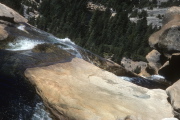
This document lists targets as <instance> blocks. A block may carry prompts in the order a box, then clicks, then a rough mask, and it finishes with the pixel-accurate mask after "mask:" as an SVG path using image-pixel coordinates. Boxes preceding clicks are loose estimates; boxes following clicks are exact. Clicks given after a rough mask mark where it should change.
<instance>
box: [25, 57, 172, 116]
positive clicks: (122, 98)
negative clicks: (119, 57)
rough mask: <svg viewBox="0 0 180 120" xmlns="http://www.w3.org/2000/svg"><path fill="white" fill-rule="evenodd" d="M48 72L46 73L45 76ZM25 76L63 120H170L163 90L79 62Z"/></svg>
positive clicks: (51, 109)
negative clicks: (141, 85) (133, 82)
mask: <svg viewBox="0 0 180 120" xmlns="http://www.w3.org/2000/svg"><path fill="white" fill-rule="evenodd" d="M47 73H48V74H47ZM25 76H26V77H27V78H28V79H29V81H30V82H31V83H32V84H33V85H34V86H35V87H36V90H37V92H38V94H39V95H40V96H41V98H42V99H43V100H44V103H45V104H46V106H47V107H48V108H49V110H50V111H51V112H52V113H53V114H54V115H55V116H56V117H57V119H63V120H95V119H98V120H119V119H120V120H121V119H122V120H123V119H125V118H127V119H129V118H130V117H127V116H129V115H130V116H134V117H137V118H138V120H156V119H157V120H161V119H163V118H170V117H173V114H172V108H171V106H170V104H169V103H168V101H167V95H166V93H165V91H164V90H160V89H154V90H149V89H147V88H143V87H139V86H137V85H135V84H132V83H130V82H127V81H124V80H122V79H120V78H118V77H117V76H115V75H114V74H112V73H109V72H107V71H104V70H102V69H100V68H98V67H96V66H94V65H92V64H90V63H88V62H86V61H84V60H82V59H79V58H74V59H72V61H70V62H65V63H59V64H54V65H50V66H47V67H35V68H28V69H27V70H26V71H25Z"/></svg>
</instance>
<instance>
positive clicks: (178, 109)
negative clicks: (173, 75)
mask: <svg viewBox="0 0 180 120" xmlns="http://www.w3.org/2000/svg"><path fill="white" fill-rule="evenodd" d="M179 86H180V80H179V81H177V82H176V83H174V84H173V85H172V86H170V87H169V88H167V89H166V91H167V94H168V96H169V99H170V103H171V105H172V106H173V108H174V115H175V117H177V118H178V119H180V96H179V95H180V87H179Z"/></svg>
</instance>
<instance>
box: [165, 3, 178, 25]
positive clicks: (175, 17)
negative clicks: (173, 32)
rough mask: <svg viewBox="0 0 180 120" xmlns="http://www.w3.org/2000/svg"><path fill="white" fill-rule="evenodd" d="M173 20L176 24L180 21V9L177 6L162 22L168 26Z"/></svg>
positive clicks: (169, 11)
mask: <svg viewBox="0 0 180 120" xmlns="http://www.w3.org/2000/svg"><path fill="white" fill-rule="evenodd" d="M172 20H173V21H174V22H178V21H179V20H180V9H179V7H177V6H173V7H171V8H169V9H168V10H167V11H166V14H165V15H164V18H163V21H162V22H163V25H165V24H167V23H168V22H169V21H172Z"/></svg>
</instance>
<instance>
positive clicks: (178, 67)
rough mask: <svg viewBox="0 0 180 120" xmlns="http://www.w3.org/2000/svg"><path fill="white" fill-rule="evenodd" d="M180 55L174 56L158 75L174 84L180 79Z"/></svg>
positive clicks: (175, 54)
mask: <svg viewBox="0 0 180 120" xmlns="http://www.w3.org/2000/svg"><path fill="white" fill-rule="evenodd" d="M179 61H180V53H174V54H172V57H171V58H170V60H169V61H167V62H166V63H165V64H164V65H163V66H162V67H161V68H160V69H159V71H158V73H159V74H160V75H162V76H164V77H165V78H166V79H167V80H168V81H171V82H172V83H174V82H176V81H177V80H178V79H180V72H179V71H180V63H179Z"/></svg>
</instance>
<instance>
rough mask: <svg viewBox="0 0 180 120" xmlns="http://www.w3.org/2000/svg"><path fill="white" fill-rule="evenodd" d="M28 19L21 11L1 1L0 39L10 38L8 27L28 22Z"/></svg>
mask: <svg viewBox="0 0 180 120" xmlns="http://www.w3.org/2000/svg"><path fill="white" fill-rule="evenodd" d="M27 21H28V20H27V19H25V18H24V17H23V16H21V15H20V14H19V13H17V12H16V11H14V10H13V9H11V8H9V7H7V6H5V5H4V4H1V3H0V40H5V39H7V38H8V36H9V34H10V32H9V31H8V27H13V26H14V25H15V24H19V23H27Z"/></svg>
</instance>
